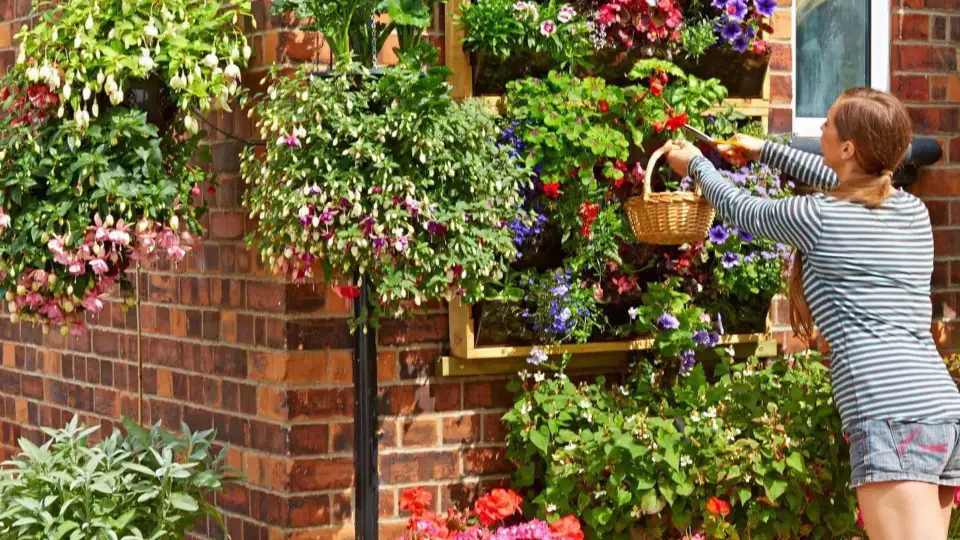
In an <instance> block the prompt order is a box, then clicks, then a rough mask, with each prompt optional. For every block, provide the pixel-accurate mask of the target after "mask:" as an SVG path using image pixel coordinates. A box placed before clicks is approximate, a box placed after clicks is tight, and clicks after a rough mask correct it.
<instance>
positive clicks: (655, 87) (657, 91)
mask: <svg viewBox="0 0 960 540" xmlns="http://www.w3.org/2000/svg"><path fill="white" fill-rule="evenodd" d="M650 93H652V94H653V95H655V96H659V95H661V94H663V83H661V82H660V81H653V82H651V83H650Z"/></svg>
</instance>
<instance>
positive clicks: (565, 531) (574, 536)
mask: <svg viewBox="0 0 960 540" xmlns="http://www.w3.org/2000/svg"><path fill="white" fill-rule="evenodd" d="M550 532H552V533H553V534H554V538H557V539H558V540H583V531H581V530H580V520H579V519H577V518H576V516H566V517H564V518H563V519H561V520H560V521H554V522H553V523H551V524H550Z"/></svg>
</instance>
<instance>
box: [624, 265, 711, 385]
mask: <svg viewBox="0 0 960 540" xmlns="http://www.w3.org/2000/svg"><path fill="white" fill-rule="evenodd" d="M640 300H641V304H640V305H639V306H637V307H635V308H631V309H630V318H631V319H632V320H633V322H632V323H631V325H630V326H631V328H630V330H634V331H636V332H637V333H638V334H639V335H643V336H647V335H649V336H653V338H654V343H653V351H654V354H655V355H656V356H657V357H658V358H659V359H663V360H668V359H677V358H679V357H680V356H681V355H682V354H683V353H684V352H685V351H694V350H695V349H697V348H698V347H700V346H705V345H710V344H712V345H713V346H716V343H717V341H718V340H719V335H717V334H714V335H713V337H711V336H710V331H711V330H712V329H713V325H712V320H711V317H710V316H709V315H708V314H706V313H704V311H703V310H702V309H700V308H699V307H697V306H695V305H693V304H692V302H691V300H692V299H691V297H690V295H688V294H686V293H684V292H682V291H681V290H680V278H677V277H671V278H668V279H667V280H666V282H664V283H649V284H647V291H646V292H645V293H644V294H643V296H641V298H640ZM664 317H666V318H668V319H669V318H671V317H672V319H670V320H669V322H667V323H666V324H665V321H664ZM674 325H675V326H674ZM697 332H700V335H702V338H701V339H700V342H699V343H698V342H697V341H694V334H695V333H697ZM628 333H629V332H628ZM698 338H699V336H698ZM687 369H689V368H687Z"/></svg>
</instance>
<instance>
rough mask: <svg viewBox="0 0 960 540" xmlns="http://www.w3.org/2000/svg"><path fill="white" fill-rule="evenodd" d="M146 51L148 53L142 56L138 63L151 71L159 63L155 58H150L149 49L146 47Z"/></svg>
mask: <svg viewBox="0 0 960 540" xmlns="http://www.w3.org/2000/svg"><path fill="white" fill-rule="evenodd" d="M144 51H146V54H144V55H143V56H141V57H140V59H139V60H138V63H139V64H140V67H142V68H143V69H146V70H147V71H149V70H152V69H153V68H154V67H156V65H157V64H156V63H154V61H153V58H150V54H149V51H147V50H146V49H144Z"/></svg>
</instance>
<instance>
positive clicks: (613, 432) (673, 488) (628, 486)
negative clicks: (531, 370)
mask: <svg viewBox="0 0 960 540" xmlns="http://www.w3.org/2000/svg"><path fill="white" fill-rule="evenodd" d="M724 358H725V356H721V361H719V362H717V363H716V365H715V372H714V373H713V376H711V377H707V373H709V371H708V370H707V368H706V366H705V365H703V364H698V365H696V366H694V367H693V368H692V369H691V370H690V371H689V373H688V374H687V375H686V376H681V377H677V376H676V370H675V369H672V368H671V364H666V363H663V362H659V361H653V362H640V363H639V364H637V365H636V366H635V368H634V369H635V371H634V372H633V373H632V374H631V376H630V377H629V378H628V380H627V381H626V384H624V385H622V386H615V385H614V386H608V385H607V383H606V381H605V380H603V379H602V378H600V379H598V380H596V381H595V382H593V383H580V384H575V383H574V382H573V381H571V380H570V379H569V378H568V377H567V376H566V375H565V374H563V372H562V371H561V372H558V373H556V374H555V375H544V374H535V375H529V374H524V375H523V377H522V379H521V380H520V381H517V382H516V383H514V385H513V389H514V390H515V391H517V392H518V398H517V402H516V404H515V405H514V407H513V409H511V411H509V412H508V413H507V414H506V415H505V416H504V420H505V421H506V423H507V425H508V427H509V431H508V434H507V441H508V445H509V447H508V456H509V457H510V458H511V460H513V461H514V462H515V463H516V464H517V470H516V473H515V475H514V480H513V484H514V486H516V487H518V488H520V489H522V490H525V491H522V492H521V493H524V494H525V495H526V496H527V497H528V498H529V500H530V502H531V504H532V505H533V506H534V507H535V508H536V509H537V511H538V515H540V516H545V517H549V516H554V515H565V514H568V513H572V514H574V515H579V516H582V518H583V520H584V523H585V524H586V527H587V537H589V538H603V539H618V538H629V537H631V536H630V535H631V532H632V534H634V535H636V534H638V533H639V535H641V536H642V535H647V536H651V537H663V536H664V535H666V536H667V537H679V536H685V537H693V536H694V535H696V534H705V535H706V536H707V537H710V538H739V537H740V536H741V535H743V536H744V537H763V538H773V537H781V538H782V537H793V538H796V537H830V538H840V537H849V536H851V535H855V534H857V533H858V532H859V528H858V527H857V525H856V515H855V496H854V494H853V493H852V492H851V491H850V490H848V489H847V486H846V484H847V482H848V480H849V475H850V469H849V459H848V456H847V453H848V448H847V446H846V444H844V442H843V437H842V434H841V433H842V432H841V424H840V419H839V416H838V415H837V413H836V410H835V407H834V406H833V403H832V399H831V393H830V386H829V377H828V368H827V367H826V366H824V365H823V363H822V362H821V359H820V357H819V356H818V355H816V354H814V353H804V354H801V355H797V356H789V357H784V358H779V359H777V360H775V361H773V362H771V363H769V364H761V363H759V362H758V361H756V360H751V361H749V362H747V363H742V364H730V363H729V362H727V361H726V360H725V359H724Z"/></svg>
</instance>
